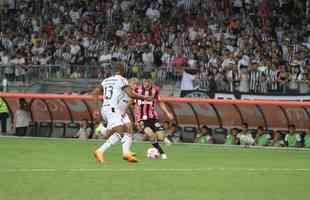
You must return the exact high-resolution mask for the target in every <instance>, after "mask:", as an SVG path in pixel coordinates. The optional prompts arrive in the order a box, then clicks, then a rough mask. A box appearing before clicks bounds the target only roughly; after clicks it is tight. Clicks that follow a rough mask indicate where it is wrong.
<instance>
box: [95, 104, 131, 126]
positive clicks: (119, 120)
mask: <svg viewBox="0 0 310 200" xmlns="http://www.w3.org/2000/svg"><path fill="white" fill-rule="evenodd" d="M101 115H102V117H103V119H104V120H106V121H107V124H108V125H107V128H108V129H112V128H114V127H117V126H121V125H125V124H127V123H130V119H129V117H128V115H127V114H126V113H125V114H121V112H120V111H119V110H117V109H114V112H113V111H112V108H111V107H103V108H102V109H101Z"/></svg>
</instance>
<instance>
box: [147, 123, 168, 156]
mask: <svg viewBox="0 0 310 200" xmlns="http://www.w3.org/2000/svg"><path fill="white" fill-rule="evenodd" d="M144 133H145V134H146V135H147V137H148V138H149V140H150V142H151V143H152V145H153V147H155V148H156V149H157V150H158V152H159V153H160V156H161V158H162V159H167V155H166V154H165V152H164V150H163V149H162V148H161V146H160V144H159V143H158V139H157V136H156V133H155V132H154V131H153V130H152V129H151V128H150V127H148V126H147V127H145V128H144Z"/></svg>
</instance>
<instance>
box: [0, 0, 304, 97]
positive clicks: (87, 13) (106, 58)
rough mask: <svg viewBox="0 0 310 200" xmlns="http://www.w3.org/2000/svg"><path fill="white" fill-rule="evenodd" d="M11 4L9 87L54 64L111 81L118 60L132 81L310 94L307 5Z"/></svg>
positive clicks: (1, 49)
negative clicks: (147, 76)
mask: <svg viewBox="0 0 310 200" xmlns="http://www.w3.org/2000/svg"><path fill="white" fill-rule="evenodd" d="M1 2H2V3H1V5H0V6H1V7H0V9H1V20H0V22H1V26H0V27H1V35H0V59H1V64H2V66H9V65H14V66H15V67H14V68H13V67H5V68H4V73H5V74H6V77H7V78H8V79H9V80H12V79H15V78H17V79H19V78H18V77H20V76H24V75H25V74H27V73H29V72H30V71H31V67H30V66H32V65H46V64H52V65H59V66H63V67H66V66H68V65H71V66H74V65H82V66H83V67H84V68H85V69H86V68H89V67H94V66H96V67H100V68H99V69H100V70H99V71H98V69H97V70H94V72H93V73H92V75H93V76H94V77H98V76H99V77H101V78H102V77H105V76H107V75H109V73H110V70H109V66H110V64H111V62H112V61H113V60H118V61H122V62H123V63H124V64H125V66H126V69H127V72H128V73H127V75H128V76H142V75H143V73H144V72H153V74H154V78H156V79H157V81H161V82H164V81H166V80H180V79H181V77H182V76H183V78H184V77H186V78H185V79H187V80H193V81H194V84H193V86H192V87H193V89H195V88H200V89H205V90H207V91H211V92H215V91H231V92H232V91H240V92H253V93H266V92H291V93H298V92H300V93H308V92H309V84H310V73H309V69H310V68H309V66H310V65H309V64H310V63H309V48H310V37H309V36H310V34H309V31H310V25H309V23H308V22H309V7H310V5H309V1H307V0H300V1H296V0H275V1H266V0H208V1H204V0H157V1H150V0H117V1H111V0H107V1H103V0H68V1H61V0H53V1H51V0H31V1H30V0H23V1H22V0H21V1H15V0H6V1H1ZM82 69H83V68H82ZM68 71H69V73H70V74H73V76H72V77H76V78H83V76H84V74H83V70H81V68H79V71H76V70H75V68H74V67H68ZM181 89H191V88H181Z"/></svg>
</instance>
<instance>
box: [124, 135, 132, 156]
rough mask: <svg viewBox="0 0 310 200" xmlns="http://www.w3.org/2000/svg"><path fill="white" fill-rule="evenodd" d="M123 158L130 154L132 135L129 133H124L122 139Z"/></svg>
mask: <svg viewBox="0 0 310 200" xmlns="http://www.w3.org/2000/svg"><path fill="white" fill-rule="evenodd" d="M122 143H123V144H122V147H123V156H127V155H128V154H130V153H131V152H130V147H131V144H132V135H131V134H130V133H125V134H124V137H123V138H122Z"/></svg>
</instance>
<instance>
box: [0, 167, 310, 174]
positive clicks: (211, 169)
mask: <svg viewBox="0 0 310 200" xmlns="http://www.w3.org/2000/svg"><path fill="white" fill-rule="evenodd" d="M33 172H184V173H185V172H257V173H259V172H289V173H310V168H227V167H224V168H223V167H220V168H217V167H209V168H193V169H191V168H76V169H56V168H46V169H44V168H43V169H40V168H35V169H0V173H33Z"/></svg>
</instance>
